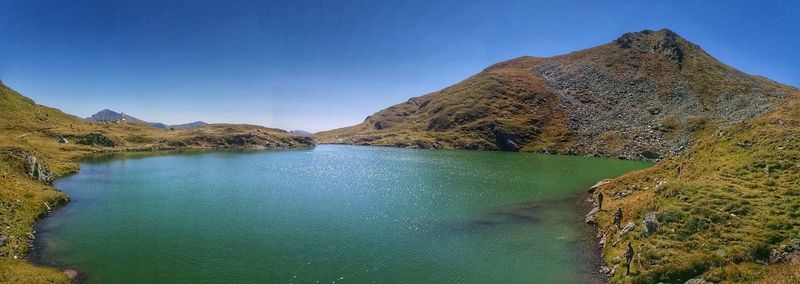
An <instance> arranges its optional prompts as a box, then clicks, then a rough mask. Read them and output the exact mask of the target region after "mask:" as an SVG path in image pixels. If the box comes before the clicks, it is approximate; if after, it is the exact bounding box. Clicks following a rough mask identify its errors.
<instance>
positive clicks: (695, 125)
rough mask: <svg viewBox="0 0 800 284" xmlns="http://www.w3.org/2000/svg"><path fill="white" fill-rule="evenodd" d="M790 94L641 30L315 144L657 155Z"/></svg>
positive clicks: (523, 63) (505, 70)
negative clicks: (699, 133) (704, 131)
mask: <svg viewBox="0 0 800 284" xmlns="http://www.w3.org/2000/svg"><path fill="white" fill-rule="evenodd" d="M795 91H796V90H794V89H792V88H790V87H788V86H785V85H781V84H778V83H776V82H773V81H770V80H767V79H765V78H761V77H757V76H751V75H747V74H744V73H742V72H739V71H737V70H735V69H733V68H731V67H729V66H727V65H725V64H723V63H721V62H719V61H717V60H716V59H714V58H713V57H712V56H710V55H709V54H707V53H706V52H704V51H703V50H702V49H701V48H700V47H698V46H697V45H695V44H692V43H691V42H689V41H687V40H685V39H683V38H681V37H680V36H678V35H677V34H675V33H674V32H672V31H669V30H660V31H656V32H654V31H642V32H637V33H628V34H625V35H622V36H621V37H620V38H618V39H616V40H614V41H612V42H610V43H608V44H605V45H602V46H598V47H595V48H590V49H586V50H582V51H578V52H574V53H570V54H567V55H562V56H556V57H551V58H535V57H520V58H517V59H513V60H509V61H506V62H502V63H498V64H495V65H493V66H490V67H488V68H486V69H485V70H483V71H482V72H480V73H478V74H476V75H474V76H472V77H470V78H468V79H466V80H464V81H462V82H460V83H458V84H456V85H453V86H450V87H447V88H445V89H443V90H441V91H438V92H435V93H431V94H428V95H425V96H422V97H415V98H412V99H410V100H408V101H407V102H405V103H401V104H398V105H395V106H392V107H389V108H388V109H385V110H382V111H379V112H378V113H375V114H374V115H372V116H370V117H368V118H367V119H366V120H365V121H364V122H363V123H361V124H359V125H355V126H351V127H347V128H342V129H336V130H332V131H325V132H320V133H317V134H318V135H317V139H318V140H319V141H320V142H323V143H346V144H364V145H385V146H401V147H420V148H462V149H478V150H480V149H490V150H507V151H520V150H521V151H536V152H547V153H566V154H577V155H587V156H607V157H621V158H626V159H650V160H655V159H659V158H661V157H663V156H675V155H676V154H679V153H681V152H682V151H684V150H685V149H686V148H687V147H688V146H689V145H691V141H692V140H693V139H694V138H695V137H696V135H695V133H697V132H701V131H703V130H705V129H709V128H715V127H720V126H726V125H731V124H735V123H739V122H742V121H744V120H746V119H749V118H753V117H757V116H759V115H762V114H764V113H765V112H767V111H768V110H770V109H771V108H772V107H773V106H774V105H775V104H776V103H777V102H779V101H781V100H782V98H784V97H785V96H786V94H787V93H790V92H795Z"/></svg>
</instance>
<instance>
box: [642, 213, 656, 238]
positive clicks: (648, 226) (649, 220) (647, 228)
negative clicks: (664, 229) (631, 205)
mask: <svg viewBox="0 0 800 284" xmlns="http://www.w3.org/2000/svg"><path fill="white" fill-rule="evenodd" d="M642 225H644V236H645V237H649V236H651V235H653V234H655V233H656V232H657V231H658V225H659V224H658V218H656V212H652V211H651V212H647V214H645V215H644V222H643V223H642Z"/></svg>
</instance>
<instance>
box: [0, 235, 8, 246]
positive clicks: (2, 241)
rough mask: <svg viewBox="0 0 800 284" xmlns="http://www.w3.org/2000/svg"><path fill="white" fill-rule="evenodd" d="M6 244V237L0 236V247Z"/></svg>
mask: <svg viewBox="0 0 800 284" xmlns="http://www.w3.org/2000/svg"><path fill="white" fill-rule="evenodd" d="M7 243H8V236H6V235H3V234H0V247H3V246H5V245H6V244H7Z"/></svg>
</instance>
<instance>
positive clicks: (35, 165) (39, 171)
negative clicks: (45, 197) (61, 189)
mask: <svg viewBox="0 0 800 284" xmlns="http://www.w3.org/2000/svg"><path fill="white" fill-rule="evenodd" d="M11 154H13V155H14V156H16V157H17V158H19V159H21V160H22V161H24V162H25V166H26V167H27V170H28V176H30V177H31V178H34V179H36V180H39V181H40V182H42V183H44V184H48V185H49V184H53V180H55V178H56V177H55V174H53V172H51V171H50V169H48V168H47V166H45V165H44V164H42V162H41V161H40V160H39V159H38V158H36V156H34V155H33V154H32V153H30V152H27V151H24V150H13V151H11Z"/></svg>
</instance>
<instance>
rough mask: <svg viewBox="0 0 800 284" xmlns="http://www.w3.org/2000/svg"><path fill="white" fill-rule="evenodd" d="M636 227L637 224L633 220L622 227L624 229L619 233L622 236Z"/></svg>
mask: <svg viewBox="0 0 800 284" xmlns="http://www.w3.org/2000/svg"><path fill="white" fill-rule="evenodd" d="M635 228H636V224H634V223H633V222H628V224H627V225H625V227H622V230H619V235H620V236H622V235H624V234H626V233H628V232H630V231H633V229H635Z"/></svg>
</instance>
